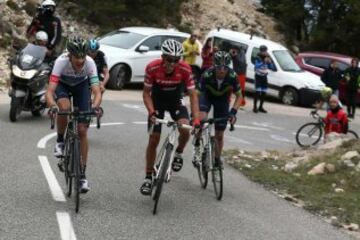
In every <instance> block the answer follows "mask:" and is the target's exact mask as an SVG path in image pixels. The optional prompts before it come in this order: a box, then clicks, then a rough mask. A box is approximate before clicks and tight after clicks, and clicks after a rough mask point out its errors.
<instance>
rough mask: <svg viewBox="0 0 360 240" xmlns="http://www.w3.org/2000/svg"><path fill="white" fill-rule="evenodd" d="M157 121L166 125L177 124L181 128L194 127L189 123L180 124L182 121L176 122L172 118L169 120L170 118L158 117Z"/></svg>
mask: <svg viewBox="0 0 360 240" xmlns="http://www.w3.org/2000/svg"><path fill="white" fill-rule="evenodd" d="M155 123H158V124H159V123H160V124H166V126H168V127H171V126H174V125H176V126H177V127H179V128H184V129H188V130H191V129H192V126H190V125H188V124H180V123H177V122H174V121H172V120H168V119H160V118H156V120H155Z"/></svg>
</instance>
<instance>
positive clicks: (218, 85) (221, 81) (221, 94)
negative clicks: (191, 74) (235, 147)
mask: <svg viewBox="0 0 360 240" xmlns="http://www.w3.org/2000/svg"><path fill="white" fill-rule="evenodd" d="M231 61H232V60H231V56H230V55H229V54H228V53H227V52H224V51H218V52H216V53H215V55H214V66H213V67H211V68H209V69H208V70H206V71H205V72H204V73H203V75H202V78H201V80H200V83H199V85H198V86H197V87H198V91H199V95H200V96H199V103H200V117H201V119H205V118H207V115H208V113H209V111H210V108H211V106H213V108H214V109H213V111H214V118H225V120H223V121H220V122H216V123H215V139H216V142H217V147H218V149H217V151H216V154H215V163H216V164H217V165H219V166H221V164H222V162H221V159H220V156H221V152H222V149H223V146H224V131H225V129H226V125H227V122H228V121H227V119H228V120H229V121H230V123H232V124H234V123H235V122H236V113H237V111H238V109H239V107H240V106H241V101H242V94H241V87H240V84H239V81H238V80H237V74H236V73H235V71H234V70H233V69H231V68H230V67H229V65H230V63H231ZM232 93H234V94H235V96H236V98H235V101H234V104H233V106H232V108H231V109H229V108H230V102H231V95H232Z"/></svg>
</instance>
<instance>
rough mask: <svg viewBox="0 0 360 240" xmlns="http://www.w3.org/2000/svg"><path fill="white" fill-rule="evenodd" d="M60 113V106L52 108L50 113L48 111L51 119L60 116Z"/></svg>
mask: <svg viewBox="0 0 360 240" xmlns="http://www.w3.org/2000/svg"><path fill="white" fill-rule="evenodd" d="M58 112H59V108H58V106H56V105H55V106H52V107H50V109H49V111H48V115H49V116H50V118H55V116H56V115H57V114H58Z"/></svg>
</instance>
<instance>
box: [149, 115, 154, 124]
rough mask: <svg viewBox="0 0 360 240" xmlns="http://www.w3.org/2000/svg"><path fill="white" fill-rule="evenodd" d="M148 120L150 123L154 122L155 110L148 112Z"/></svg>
mask: <svg viewBox="0 0 360 240" xmlns="http://www.w3.org/2000/svg"><path fill="white" fill-rule="evenodd" d="M149 121H150V123H151V124H155V123H156V112H151V113H149Z"/></svg>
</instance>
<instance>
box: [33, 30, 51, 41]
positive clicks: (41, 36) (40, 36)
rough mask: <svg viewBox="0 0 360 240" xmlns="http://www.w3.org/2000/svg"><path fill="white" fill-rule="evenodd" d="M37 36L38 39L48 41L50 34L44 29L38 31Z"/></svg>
mask: <svg viewBox="0 0 360 240" xmlns="http://www.w3.org/2000/svg"><path fill="white" fill-rule="evenodd" d="M35 38H36V40H37V41H46V42H47V41H48V35H47V33H46V32H44V31H39V32H37V33H36V35H35Z"/></svg>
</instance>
